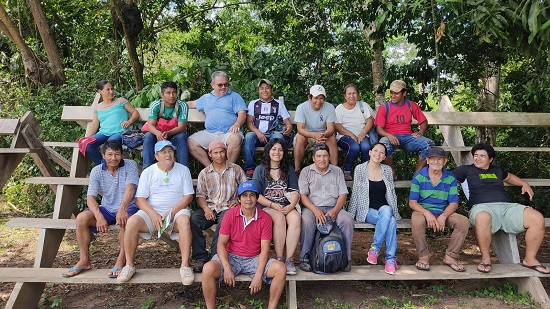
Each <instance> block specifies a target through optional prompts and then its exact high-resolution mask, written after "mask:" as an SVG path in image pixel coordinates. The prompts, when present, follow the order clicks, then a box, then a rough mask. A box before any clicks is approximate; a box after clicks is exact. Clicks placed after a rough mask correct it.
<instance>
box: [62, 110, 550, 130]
mask: <svg viewBox="0 0 550 309" xmlns="http://www.w3.org/2000/svg"><path fill="white" fill-rule="evenodd" d="M137 110H138V112H139V115H140V117H139V121H142V122H144V121H147V117H148V112H149V110H148V108H137ZM289 112H290V114H291V120H292V122H293V123H294V114H295V111H289ZM424 114H425V115H426V118H427V119H428V123H429V124H430V125H448V126H490V127H550V113H516V112H450V111H443V112H440V111H438V112H424ZM92 116H93V112H92V108H91V106H64V107H63V113H62V114H61V120H63V121H75V122H82V123H86V122H90V121H92ZM188 118H189V122H191V123H201V122H204V119H205V115H204V113H202V112H199V111H197V110H196V109H194V108H190V109H189V117H188Z"/></svg>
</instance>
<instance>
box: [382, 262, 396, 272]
mask: <svg viewBox="0 0 550 309" xmlns="http://www.w3.org/2000/svg"><path fill="white" fill-rule="evenodd" d="M396 268H397V262H396V261H395V260H388V261H386V267H385V268H384V271H385V272H386V274H388V275H395V270H396Z"/></svg>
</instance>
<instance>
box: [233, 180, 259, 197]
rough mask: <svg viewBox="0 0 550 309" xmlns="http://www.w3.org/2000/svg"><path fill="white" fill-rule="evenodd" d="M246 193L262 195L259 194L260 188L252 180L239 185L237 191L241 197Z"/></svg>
mask: <svg viewBox="0 0 550 309" xmlns="http://www.w3.org/2000/svg"><path fill="white" fill-rule="evenodd" d="M245 191H252V192H254V193H256V194H260V192H258V187H257V186H256V183H255V182H254V181H251V180H247V181H244V182H241V183H240V184H239V188H238V189H237V193H238V194H239V196H240V195H241V194H243V193H244V192H245Z"/></svg>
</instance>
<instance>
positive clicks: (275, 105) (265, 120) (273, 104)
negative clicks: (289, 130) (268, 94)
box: [248, 98, 290, 133]
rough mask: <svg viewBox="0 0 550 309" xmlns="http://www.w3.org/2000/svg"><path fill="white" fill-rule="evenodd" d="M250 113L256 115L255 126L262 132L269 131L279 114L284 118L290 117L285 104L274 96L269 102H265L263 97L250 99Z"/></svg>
mask: <svg viewBox="0 0 550 309" xmlns="http://www.w3.org/2000/svg"><path fill="white" fill-rule="evenodd" d="M248 115H250V116H252V117H254V126H256V128H258V130H260V132H262V133H265V132H267V130H268V129H269V128H270V127H271V125H272V124H273V123H274V122H275V119H276V118H277V116H281V117H282V118H283V119H288V118H290V113H289V112H288V110H287V109H286V106H285V104H284V103H283V102H281V101H279V100H276V99H273V98H272V99H271V100H270V101H269V102H264V101H263V100H261V99H257V100H253V101H250V103H248Z"/></svg>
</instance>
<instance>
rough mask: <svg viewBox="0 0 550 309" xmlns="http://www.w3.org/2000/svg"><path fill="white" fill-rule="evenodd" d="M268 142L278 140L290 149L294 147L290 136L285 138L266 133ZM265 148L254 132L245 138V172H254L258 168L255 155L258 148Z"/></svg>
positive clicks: (247, 134)
mask: <svg viewBox="0 0 550 309" xmlns="http://www.w3.org/2000/svg"><path fill="white" fill-rule="evenodd" d="M264 134H265V137H267V140H268V141H269V140H270V139H274V138H278V139H280V140H282V141H283V142H285V143H286V147H287V148H290V147H291V146H292V140H291V139H290V138H289V137H288V136H284V135H283V134H281V133H272V134H269V133H264ZM260 146H265V144H262V143H261V142H260V140H259V139H258V136H257V135H256V133H254V132H248V133H246V135H245V136H244V170H245V171H248V170H254V169H255V168H256V163H255V162H254V153H255V152H256V147H260Z"/></svg>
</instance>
